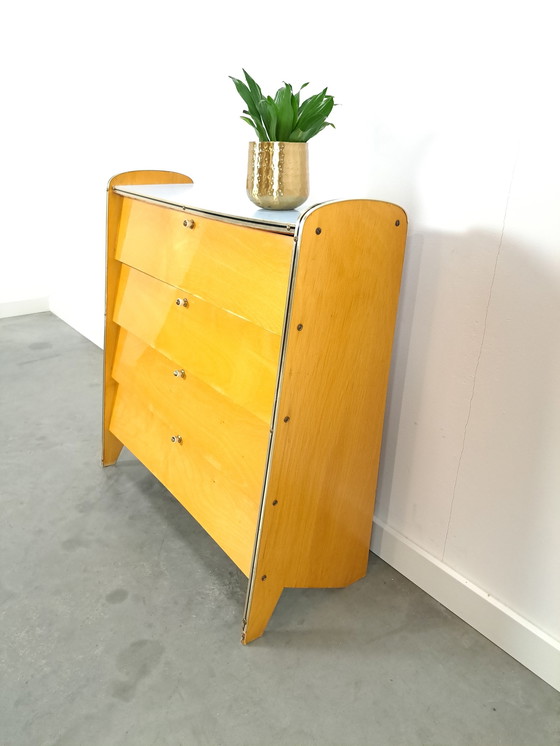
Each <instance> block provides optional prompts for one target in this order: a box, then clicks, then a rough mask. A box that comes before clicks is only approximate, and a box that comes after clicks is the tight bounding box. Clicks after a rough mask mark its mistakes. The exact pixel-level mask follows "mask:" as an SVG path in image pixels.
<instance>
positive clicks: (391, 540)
mask: <svg viewBox="0 0 560 746" xmlns="http://www.w3.org/2000/svg"><path fill="white" fill-rule="evenodd" d="M371 550H372V552H374V554H377V555H378V556H379V557H381V559H382V560H383V561H384V562H387V564H389V565H391V567H394V568H395V570H397V571H398V572H400V573H401V574H402V575H404V576H405V577H406V578H408V579H409V580H411V581H412V582H413V583H414V584H415V585H417V586H419V587H420V588H422V590H423V591H426V593H428V594H429V595H430V596H432V597H433V598H435V599H436V600H437V601H439V602H440V603H441V604H443V606H445V607H446V608H448V609H449V610H450V611H452V612H453V613H454V614H456V615H457V616H458V617H460V618H461V619H463V620H464V621H465V622H466V623H467V624H470V625H471V627H474V629H476V630H477V631H478V632H480V633H481V634H482V635H484V636H485V637H487V638H488V639H489V640H491V641H492V642H493V643H494V644H495V645H497V646H498V647H500V648H502V650H505V652H506V653H508V654H509V655H511V656H512V657H513V658H515V659H516V660H517V661H519V662H520V663H522V664H523V665H524V666H526V667H527V668H528V669H529V670H530V671H532V672H533V673H535V674H536V675H537V676H539V677H540V678H541V679H543V680H544V681H546V682H547V683H548V684H550V685H551V686H553V687H554V688H555V689H558V690H559V691H560V642H558V641H557V640H555V639H554V638H553V637H551V636H550V635H548V634H546V633H545V632H543V631H542V630H540V629H539V628H538V627H536V626H535V625H534V624H532V623H531V622H529V621H528V620H527V619H524V618H523V617H521V616H520V615H519V614H517V613H516V612H515V611H513V610H512V609H510V608H508V607H507V606H505V605H504V604H502V603H500V602H499V601H497V600H496V599H495V598H492V597H491V596H489V595H488V593H485V592H484V591H483V590H481V589H480V588H478V587H477V586H476V585H474V584H473V583H471V582H470V581H468V580H466V579H465V578H464V577H463V576H462V575H459V573H457V572H455V571H454V570H452V569H451V568H450V567H448V566H447V565H445V564H444V563H443V562H440V561H439V560H438V559H436V558H435V557H433V556H432V555H430V554H429V553H428V552H426V551H424V550H423V549H421V548H420V547H418V546H416V545H415V544H414V543H413V542H411V541H409V540H408V539H407V538H406V537H404V536H402V535H401V534H399V533H398V532H396V531H394V530H393V529H391V528H390V527H389V526H386V525H384V524H383V522H382V521H379V520H377V519H375V520H374V523H373V534H372V539H371Z"/></svg>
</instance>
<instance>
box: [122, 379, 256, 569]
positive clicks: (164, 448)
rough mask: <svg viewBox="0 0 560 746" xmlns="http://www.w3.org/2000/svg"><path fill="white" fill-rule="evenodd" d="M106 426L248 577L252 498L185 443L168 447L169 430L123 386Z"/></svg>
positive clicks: (253, 512) (253, 526) (253, 517)
mask: <svg viewBox="0 0 560 746" xmlns="http://www.w3.org/2000/svg"><path fill="white" fill-rule="evenodd" d="M110 427H111V432H113V433H114V434H115V436H116V437H117V438H118V439H119V440H120V441H121V442H123V443H126V446H127V448H129V449H130V451H131V452H132V453H133V454H134V455H135V456H136V457H137V458H138V459H140V461H141V462H142V463H143V464H144V465H145V466H146V467H147V468H148V469H149V470H150V471H151V472H152V474H154V476H155V477H156V478H157V479H159V480H160V482H162V484H164V485H165V487H167V489H168V490H169V491H170V492H171V493H172V494H173V495H174V496H175V497H176V498H177V500H179V502H180V503H181V504H182V505H183V506H184V507H185V508H186V509H187V510H188V511H189V513H190V514H191V515H192V516H193V517H194V518H195V520H197V521H198V522H199V523H200V525H201V526H203V528H204V529H205V530H206V531H207V532H208V533H209V534H210V536H211V537H212V538H213V539H214V540H215V541H216V542H217V544H218V545H219V546H220V547H221V548H222V549H223V550H224V552H225V553H226V554H227V555H228V556H229V557H230V558H231V559H232V560H233V561H234V562H235V564H236V565H237V566H238V567H239V569H240V570H241V571H242V572H243V573H244V574H245V575H248V573H249V568H250V563H251V552H252V544H253V538H254V535H255V529H256V523H257V512H258V500H256V499H255V496H254V495H247V494H246V493H245V492H244V491H243V490H242V489H241V488H240V487H238V486H237V485H235V484H233V483H232V482H230V481H229V480H228V479H227V478H226V477H225V476H224V474H223V473H222V472H221V471H220V469H218V468H216V467H214V466H212V464H210V463H209V462H208V461H207V460H206V459H204V458H203V457H202V456H201V455H200V453H199V452H198V451H196V450H195V449H194V448H191V447H190V446H189V443H188V441H184V442H183V443H182V444H179V443H172V442H171V439H170V437H169V436H170V431H169V425H168V424H167V423H166V422H164V421H163V420H161V419H160V418H159V417H158V415H157V414H156V413H154V412H151V411H150V409H149V408H148V407H147V406H146V404H145V402H144V401H142V399H140V398H139V397H137V396H136V395H135V394H134V392H132V391H129V390H128V389H127V387H126V386H123V385H119V387H118V390H117V394H116V397H115V403H114V407H113V412H112V417H111V423H110ZM185 572H188V568H185Z"/></svg>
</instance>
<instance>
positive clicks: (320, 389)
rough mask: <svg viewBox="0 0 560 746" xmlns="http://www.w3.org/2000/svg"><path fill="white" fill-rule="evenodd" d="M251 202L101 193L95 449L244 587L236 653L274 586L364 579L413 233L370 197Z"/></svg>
mask: <svg viewBox="0 0 560 746" xmlns="http://www.w3.org/2000/svg"><path fill="white" fill-rule="evenodd" d="M248 207H249V212H248V213H245V214H243V213H242V211H239V210H236V211H233V210H232V209H231V208H230V207H222V206H221V204H217V203H216V204H213V203H212V197H211V196H210V197H208V198H206V201H204V199H202V201H201V196H200V193H199V192H197V188H196V186H194V185H192V184H191V180H190V179H189V178H188V177H186V176H183V175H181V174H176V173H170V172H160V171H133V172H128V173H125V174H121V175H119V176H117V177H115V178H114V179H112V180H111V182H110V184H109V190H108V221H107V308H106V331H105V385H104V437H103V463H104V465H106V466H108V465H109V464H113V463H115V461H116V460H117V458H118V456H119V453H120V451H121V449H122V446H123V445H125V446H126V447H127V448H128V449H129V450H130V451H132V453H133V454H134V455H135V456H137V458H138V459H139V460H140V461H142V462H143V463H144V464H145V466H146V467H147V468H148V469H149V470H150V471H151V472H152V473H153V474H154V475H155V476H156V477H157V479H159V480H160V481H161V482H162V483H163V484H164V485H165V486H166V487H167V488H168V489H169V490H170V492H171V493H172V494H173V495H174V496H175V497H176V498H177V500H179V501H180V502H181V503H182V505H184V506H185V508H186V509H187V510H188V511H189V512H190V513H191V514H192V515H193V516H194V518H195V519H196V520H197V521H198V522H199V523H200V524H201V525H202V526H203V527H204V528H205V529H206V531H207V532H208V534H209V535H210V536H211V537H212V538H213V539H214V540H215V541H216V543H217V544H219V546H220V547H221V548H222V549H223V550H224V551H225V552H226V554H227V555H228V556H229V557H230V558H231V559H232V560H233V562H235V564H236V565H237V566H238V567H239V568H240V570H241V571H242V572H243V573H244V574H245V575H246V576H247V578H248V589H247V598H246V605H245V613H244V618H243V629H242V641H243V642H244V643H247V642H250V641H251V640H253V639H255V638H256V637H259V636H260V635H261V634H262V633H263V632H264V630H265V627H266V625H267V623H268V620H269V618H270V616H271V614H272V612H273V611H274V607H275V606H276V603H277V601H278V599H279V597H280V594H281V593H282V590H283V588H286V587H342V586H346V585H348V584H350V583H352V582H354V581H356V580H358V579H359V578H361V577H363V575H364V574H365V572H366V567H367V559H368V551H369V541H370V532H371V523H372V517H373V507H374V499H375V488H376V480H377V470H378V463H379V453H380V446H381V433H382V427H383V415H384V408H385V397H386V391H387V381H388V374H389V364H390V357H391V345H392V339H393V333H394V325H395V318H396V312H397V303H398V295H399V287H400V279H401V271H402V262H403V255H404V245H405V238H406V227H407V222H406V215H405V214H404V212H403V211H402V209H401V208H399V207H397V206H396V205H392V204H389V203H386V202H378V201H373V200H346V201H332V202H325V203H319V204H318V205H316V206H314V207H311V208H309V209H307V210H304V211H303V212H301V213H298V212H295V211H293V212H289V213H282V212H280V213H267V212H266V211H256V212H251V207H250V205H249V203H248Z"/></svg>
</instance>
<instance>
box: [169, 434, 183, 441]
mask: <svg viewBox="0 0 560 746" xmlns="http://www.w3.org/2000/svg"><path fill="white" fill-rule="evenodd" d="M171 442H172V443H182V442H183V438H182V437H181V436H180V435H172V436H171Z"/></svg>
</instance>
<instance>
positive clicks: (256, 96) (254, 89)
mask: <svg viewBox="0 0 560 746" xmlns="http://www.w3.org/2000/svg"><path fill="white" fill-rule="evenodd" d="M241 69H242V70H243V68H241ZM243 74H244V75H245V80H246V81H247V85H248V86H249V90H250V92H251V96H252V97H253V101H254V102H255V104H258V102H259V101H261V99H263V98H264V96H263V92H262V91H261V87H260V85H259V84H258V83H255V81H254V80H253V78H252V77H251V76H250V75H249V73H248V72H247V70H243Z"/></svg>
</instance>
